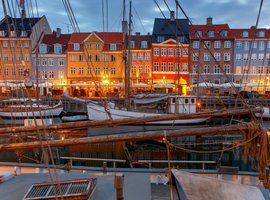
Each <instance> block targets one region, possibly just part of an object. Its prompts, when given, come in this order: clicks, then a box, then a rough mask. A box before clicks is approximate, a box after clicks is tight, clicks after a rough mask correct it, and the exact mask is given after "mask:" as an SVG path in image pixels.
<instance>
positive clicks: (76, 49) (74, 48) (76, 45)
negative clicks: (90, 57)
mask: <svg viewBox="0 0 270 200" xmlns="http://www.w3.org/2000/svg"><path fill="white" fill-rule="evenodd" d="M73 50H74V51H80V44H79V43H75V44H73Z"/></svg>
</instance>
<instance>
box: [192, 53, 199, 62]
mask: <svg viewBox="0 0 270 200" xmlns="http://www.w3.org/2000/svg"><path fill="white" fill-rule="evenodd" d="M192 60H193V61H199V53H193V54H192Z"/></svg>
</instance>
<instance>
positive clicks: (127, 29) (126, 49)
mask: <svg viewBox="0 0 270 200" xmlns="http://www.w3.org/2000/svg"><path fill="white" fill-rule="evenodd" d="M125 3H126V1H125V0H123V21H122V32H123V61H124V82H125V106H126V108H127V109H129V108H130V59H131V56H130V45H129V43H130V35H131V16H132V15H131V0H130V4H129V22H128V23H127V21H126V5H125Z"/></svg>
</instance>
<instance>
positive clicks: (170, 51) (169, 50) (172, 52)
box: [168, 48, 174, 56]
mask: <svg viewBox="0 0 270 200" xmlns="http://www.w3.org/2000/svg"><path fill="white" fill-rule="evenodd" d="M168 56H174V49H172V48H169V49H168Z"/></svg>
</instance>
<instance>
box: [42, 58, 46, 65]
mask: <svg viewBox="0 0 270 200" xmlns="http://www.w3.org/2000/svg"><path fill="white" fill-rule="evenodd" d="M41 63H42V66H47V59H46V58H42V60H41Z"/></svg>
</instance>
